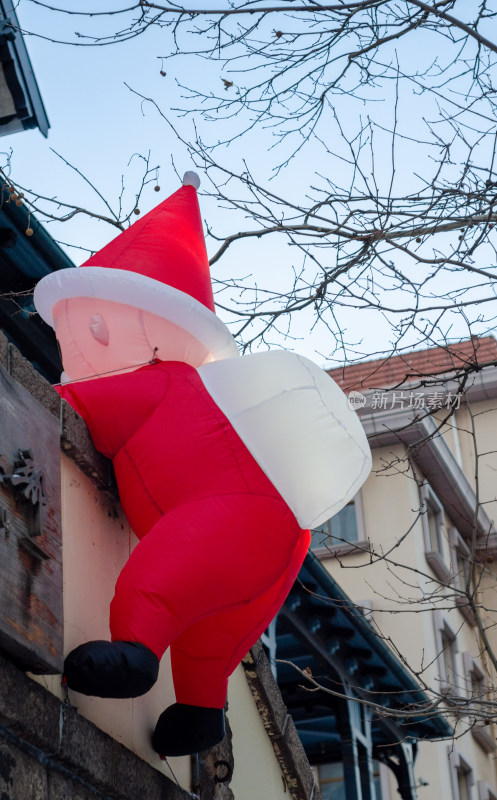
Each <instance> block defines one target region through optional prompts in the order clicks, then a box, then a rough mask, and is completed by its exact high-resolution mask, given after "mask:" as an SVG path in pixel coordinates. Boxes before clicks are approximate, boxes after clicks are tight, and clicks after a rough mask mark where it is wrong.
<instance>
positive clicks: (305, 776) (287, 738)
mask: <svg viewBox="0 0 497 800" xmlns="http://www.w3.org/2000/svg"><path fill="white" fill-rule="evenodd" d="M242 665H243V668H244V670H245V676H246V678H247V682H248V685H249V687H250V690H251V692H252V695H253V697H254V700H255V703H256V706H257V709H258V711H259V714H260V717H261V719H262V722H263V724H264V727H265V729H266V732H267V735H268V736H269V739H270V740H271V744H272V745H273V749H274V752H275V754H276V758H277V759H278V763H279V765H280V769H281V772H282V774H283V777H284V779H285V783H286V786H287V788H288V792H289V794H290V795H291V796H292V798H293V800H321V791H320V789H319V787H318V785H317V784H316V780H315V778H314V774H313V772H312V769H311V767H310V764H309V761H308V759H307V755H306V753H305V750H304V748H303V746H302V742H301V741H300V738H299V735H298V733H297V729H296V727H295V724H294V722H293V719H292V718H291V716H290V714H289V713H288V710H287V708H286V706H285V704H284V702H283V698H282V697H281V693H280V690H279V688H278V684H277V683H276V681H275V679H274V676H273V673H272V672H271V668H270V666H269V662H268V660H267V658H266V654H265V652H264V649H263V647H262V644H261V643H260V642H257V643H256V644H255V645H254V646H253V647H252V649H251V650H250V651H249V652H248V653H247V655H246V656H245V658H244V659H243V661H242Z"/></svg>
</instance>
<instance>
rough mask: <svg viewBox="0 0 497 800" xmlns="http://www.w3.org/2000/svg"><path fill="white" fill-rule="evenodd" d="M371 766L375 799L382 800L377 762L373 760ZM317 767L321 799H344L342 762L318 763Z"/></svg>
mask: <svg viewBox="0 0 497 800" xmlns="http://www.w3.org/2000/svg"><path fill="white" fill-rule="evenodd" d="M372 767H373V785H374V788H375V796H376V800H382V793H381V781H380V764H379V762H378V761H373V762H372ZM317 769H318V779H319V785H320V787H321V793H322V796H323V800H346V794H345V781H344V774H343V764H342V763H341V762H339V763H336V764H320V765H319V766H318V768H317Z"/></svg>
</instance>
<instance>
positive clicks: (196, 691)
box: [153, 531, 310, 756]
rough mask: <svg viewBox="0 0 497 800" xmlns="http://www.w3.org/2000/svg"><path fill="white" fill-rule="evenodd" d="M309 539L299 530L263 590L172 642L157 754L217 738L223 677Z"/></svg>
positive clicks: (274, 605) (269, 610)
mask: <svg viewBox="0 0 497 800" xmlns="http://www.w3.org/2000/svg"><path fill="white" fill-rule="evenodd" d="M309 541H310V535H309V532H308V531H303V532H302V535H301V537H300V538H299V540H298V543H297V546H296V547H295V550H294V553H293V556H292V559H291V561H290V563H289V564H288V566H287V568H286V570H285V571H284V572H283V574H282V575H281V576H280V578H279V579H278V580H277V581H276V583H275V584H274V585H273V586H272V587H271V588H270V589H269V590H267V591H266V592H264V594H262V595H260V596H259V597H257V598H256V599H255V600H252V601H251V602H248V603H242V604H239V605H237V606H235V607H232V608H230V609H227V610H226V611H222V612H219V613H217V614H214V615H212V616H210V617H208V618H206V619H203V620H201V621H200V622H197V623H196V624H194V625H191V626H190V627H189V628H188V629H187V630H186V631H184V632H183V633H182V634H181V636H180V637H179V638H178V639H176V641H174V642H173V643H172V645H171V662H172V668H173V678H174V688H175V692H176V699H177V703H175V704H174V705H173V706H170V707H169V708H168V709H166V711H164V713H163V714H161V716H160V718H159V721H158V723H157V726H156V729H155V733H154V736H153V746H154V749H155V750H156V751H157V752H158V753H160V754H161V755H165V756H176V755H186V754H188V753H192V752H199V751H201V750H205V749H207V748H208V747H212V746H213V745H214V744H216V743H217V742H219V741H220V740H221V739H222V738H223V736H224V712H223V708H224V704H225V701H226V692H227V687H228V677H229V676H230V675H231V673H232V672H233V670H234V669H235V668H236V667H237V665H238V664H239V663H240V661H241V660H242V658H243V657H244V655H245V654H246V653H247V652H248V650H249V649H250V647H251V646H252V645H253V644H254V642H256V641H257V639H258V638H259V637H260V636H261V634H262V633H263V632H264V631H265V629H266V628H267V626H268V625H269V623H270V622H271V620H272V619H273V618H274V617H275V615H276V614H277V613H278V611H279V609H280V608H281V606H282V605H283V603H284V601H285V599H286V597H287V595H288V593H289V591H290V589H291V587H292V585H293V582H294V581H295V578H296V577H297V574H298V571H299V569H300V567H301V565H302V562H303V560H304V558H305V555H306V552H307V549H308V546H309Z"/></svg>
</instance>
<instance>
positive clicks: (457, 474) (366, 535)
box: [276, 337, 497, 800]
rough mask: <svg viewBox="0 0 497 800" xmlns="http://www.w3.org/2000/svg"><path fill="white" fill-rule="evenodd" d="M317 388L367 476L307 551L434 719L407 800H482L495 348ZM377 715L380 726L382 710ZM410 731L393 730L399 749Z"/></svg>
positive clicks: (491, 706) (411, 359) (496, 405)
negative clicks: (332, 403) (347, 423)
mask: <svg viewBox="0 0 497 800" xmlns="http://www.w3.org/2000/svg"><path fill="white" fill-rule="evenodd" d="M330 374H331V375H332V377H333V378H334V379H335V380H336V381H337V382H338V383H339V384H340V385H341V387H342V388H343V389H344V391H345V392H346V393H347V394H349V397H350V402H351V403H352V404H353V405H354V407H355V408H356V409H357V410H358V412H359V414H360V416H361V421H362V423H363V425H364V428H365V430H366V432H367V434H368V438H369V441H370V444H371V447H372V450H373V457H374V463H373V470H372V473H371V476H370V478H369V479H368V480H367V482H366V484H365V485H364V486H363V488H362V489H361V491H360V493H359V494H358V495H357V496H356V497H355V499H354V501H353V502H352V503H350V504H349V505H348V506H347V507H346V508H345V509H344V510H343V511H342V512H340V514H338V515H337V516H336V517H335V518H333V519H332V520H331V521H330V522H329V523H327V524H326V525H324V526H322V527H321V529H320V530H319V531H315V532H314V534H313V544H312V550H313V552H314V554H315V556H317V557H318V558H319V560H320V562H321V566H322V567H323V568H324V569H325V570H326V571H327V572H328V573H329V575H330V576H332V578H333V579H334V580H335V581H336V583H337V584H339V586H340V587H341V589H342V590H344V591H345V592H346V595H347V596H348V597H349V598H351V599H352V601H354V603H355V604H356V605H357V607H358V608H360V609H362V611H363V613H364V614H365V615H366V617H367V619H368V620H369V622H370V623H371V625H372V626H373V628H374V629H375V631H376V634H377V636H378V638H379V639H380V640H381V642H382V643H387V644H388V646H389V648H390V649H391V650H392V651H393V652H394V653H395V655H396V657H397V658H398V659H400V661H401V662H402V663H403V665H404V667H405V668H406V669H407V671H408V672H409V674H410V676H411V678H412V680H413V681H415V682H416V683H417V685H418V686H419V687H420V688H421V689H422V690H423V692H424V693H425V696H426V698H427V699H428V704H427V707H426V713H425V722H426V723H427V722H428V721H429V720H430V718H431V719H433V717H431V714H432V712H433V713H434V712H435V711H436V712H437V714H439V715H440V716H441V717H443V718H444V720H445V721H446V723H447V725H448V726H450V728H451V729H452V736H442V737H440V740H439V741H434V742H433V741H430V742H424V741H423V735H422V734H421V735H420V737H419V738H420V740H421V741H420V742H419V746H418V753H417V758H416V765H415V770H414V776H415V778H414V786H413V787H412V791H413V794H412V796H413V797H418V798H419V800H423V798H425V800H428V798H432V797H443V798H450V799H451V800H494V799H495V798H496V797H497V774H496V759H495V755H496V731H495V724H494V720H495V709H496V707H495V686H496V684H495V679H496V670H495V664H496V658H495V657H496V654H497V641H496V632H495V630H496V628H495V621H496V617H495V614H496V605H495V597H496V596H497V595H496V575H495V566H494V558H495V555H496V541H497V540H496V534H495V527H494V519H495V517H496V509H497V506H496V499H497V488H496V487H497V482H496V475H497V342H496V341H495V340H494V339H493V338H492V337H487V338H483V339H471V340H470V341H467V342H463V343H461V344H459V345H453V346H451V347H447V348H434V349H430V350H425V351H418V352H414V353H408V354H406V355H404V356H394V357H391V358H390V359H387V360H385V361H373V362H367V363H363V364H357V365H354V366H350V367H345V368H344V369H337V370H332V371H331V373H330ZM303 583H304V585H305V580H304V581H303ZM283 644H284V640H283V639H282V645H283ZM276 652H277V655H278V650H277V651H276ZM280 670H281V668H280V667H278V672H280ZM281 677H282V679H283V678H284V673H283V672H281ZM373 678H374V675H372V676H371V680H372V681H373ZM397 692H398V689H397ZM284 694H285V692H284ZM395 696H396V695H395V693H394V694H392V698H393V697H395ZM379 700H381V698H379ZM379 705H380V706H382V702H379ZM405 707H406V709H407V708H408V707H409V706H408V705H406V706H405ZM379 713H380V715H386V716H383V719H384V718H387V719H388V708H385V707H384V706H383V708H380V712H379ZM374 718H375V717H374V713H373V719H374ZM392 721H393V722H395V721H397V718H395V717H394V718H393V719H392ZM410 724H412V717H411V719H410V720H408V719H405V720H402V721H401V726H402V725H403V726H404V728H403V730H404V732H405V735H404V736H401V737H400V740H401V741H402V742H403V743H404V745H405V744H406V743H408V742H409V740H410V733H409V725H410ZM401 729H402V728H401ZM428 738H435V737H432V736H428ZM303 741H304V743H305V738H304V739H303ZM310 757H311V761H312V762H313V763H315V764H316V768H317V772H318V774H319V776H320V778H321V781H322V789H323V797H324V798H333V800H344V799H345V798H346V800H349V797H354V800H355V797H356V796H357V795H354V794H352V790H347V787H346V781H345V777H344V773H343V769H341V768H338V767H337V766H336V765H335V766H334V765H333V763H332V762H331V761H330V763H329V764H328V765H327V764H326V763H320V761H321V759H319V758H318V757H316V755H315V754H314V756H313V754H312V752H311V753H310ZM378 760H381V759H378ZM384 761H385V760H383V763H384ZM393 778H394V776H393V775H392V772H391V771H390V772H388V773H386V772H384V773H383V781H380V780H379V778H378V781H377V782H376V785H375V788H374V793H375V797H376V800H380V799H381V800H393V798H394V797H396V796H397V786H396V781H395V780H394V779H393ZM367 792H369V794H368V793H367ZM371 796H372V794H371V789H367V791H366V792H363V794H362V798H364V797H367V798H369V797H371ZM359 797H361V795H359Z"/></svg>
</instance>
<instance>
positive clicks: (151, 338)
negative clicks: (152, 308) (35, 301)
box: [53, 297, 208, 380]
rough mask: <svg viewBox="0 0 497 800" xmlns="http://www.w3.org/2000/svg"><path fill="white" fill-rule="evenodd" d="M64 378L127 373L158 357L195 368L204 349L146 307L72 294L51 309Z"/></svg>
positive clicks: (96, 376)
mask: <svg viewBox="0 0 497 800" xmlns="http://www.w3.org/2000/svg"><path fill="white" fill-rule="evenodd" d="M53 318H54V327H55V334H56V336H57V340H58V342H59V345H60V349H61V354H62V363H63V366H64V374H65V379H66V380H81V379H82V378H88V379H89V378H98V377H100V376H103V375H105V374H110V373H117V372H129V371H130V370H133V369H137V367H140V366H144V365H145V364H148V363H150V362H151V361H153V359H154V358H158V359H160V360H161V361H182V362H184V363H186V364H190V365H191V366H193V367H198V366H200V365H201V364H202V363H204V361H205V360H206V358H207V355H208V354H207V350H206V349H205V347H203V345H201V344H200V342H198V341H197V339H195V338H194V337H193V336H192V335H191V334H190V333H188V332H187V331H185V330H184V329H183V328H180V327H179V326H177V325H175V324H174V323H172V322H169V320H166V319H162V318H161V317H158V316H156V315H155V314H150V313H149V312H148V311H142V310H141V309H138V308H134V307H133V306H129V305H125V304H123V303H115V302H113V301H111V300H99V299H97V298H93V297H76V298H70V299H68V300H60V301H59V302H58V303H57V304H56V305H55V306H54V308H53Z"/></svg>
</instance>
